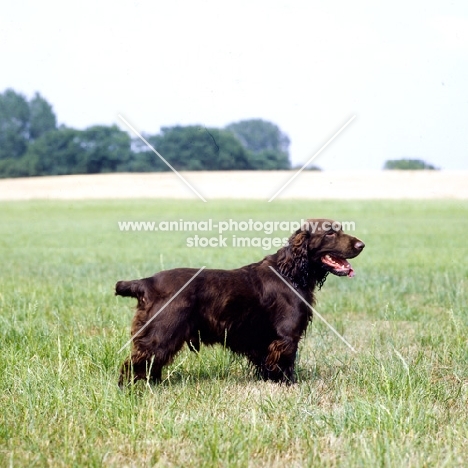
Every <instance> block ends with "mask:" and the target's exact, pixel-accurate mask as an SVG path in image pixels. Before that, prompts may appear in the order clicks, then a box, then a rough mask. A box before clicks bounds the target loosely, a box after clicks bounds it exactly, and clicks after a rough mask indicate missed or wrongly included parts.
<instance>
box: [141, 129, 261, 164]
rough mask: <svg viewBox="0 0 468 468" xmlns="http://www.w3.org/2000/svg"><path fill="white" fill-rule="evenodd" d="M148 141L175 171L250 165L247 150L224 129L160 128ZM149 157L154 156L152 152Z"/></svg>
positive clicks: (155, 156)
mask: <svg viewBox="0 0 468 468" xmlns="http://www.w3.org/2000/svg"><path fill="white" fill-rule="evenodd" d="M148 142H149V143H150V144H151V145H152V146H153V147H154V148H155V149H156V150H157V151H158V152H159V153H160V154H161V156H163V157H164V159H166V160H167V161H168V162H169V163H170V164H171V165H172V166H173V167H174V168H175V169H177V170H187V171H198V170H232V169H250V168H252V166H251V163H250V161H249V155H248V152H247V151H246V150H245V148H243V146H242V145H241V143H240V142H239V141H238V140H237V138H236V137H235V136H234V135H233V134H232V133H231V132H228V131H226V130H220V129H215V128H206V127H201V126H195V125H192V126H186V127H182V126H175V127H164V128H162V129H161V133H160V134H159V135H154V136H150V137H148ZM148 151H149V150H148ZM153 158H157V155H155V154H154V153H153ZM158 165H160V163H159V162H158Z"/></svg>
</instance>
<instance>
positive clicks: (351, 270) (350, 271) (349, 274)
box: [348, 268, 354, 278]
mask: <svg viewBox="0 0 468 468" xmlns="http://www.w3.org/2000/svg"><path fill="white" fill-rule="evenodd" d="M353 276H354V270H353V269H352V268H350V269H349V272H348V278H352V277H353Z"/></svg>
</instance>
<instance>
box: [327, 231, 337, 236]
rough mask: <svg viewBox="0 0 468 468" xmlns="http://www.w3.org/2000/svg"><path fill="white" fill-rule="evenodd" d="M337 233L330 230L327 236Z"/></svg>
mask: <svg viewBox="0 0 468 468" xmlns="http://www.w3.org/2000/svg"><path fill="white" fill-rule="evenodd" d="M335 234H336V232H335V231H328V232H327V234H326V235H327V236H334V235H335Z"/></svg>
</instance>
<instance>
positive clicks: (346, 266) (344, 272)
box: [322, 254, 354, 278]
mask: <svg viewBox="0 0 468 468" xmlns="http://www.w3.org/2000/svg"><path fill="white" fill-rule="evenodd" d="M322 264H323V265H324V266H325V267H326V268H327V270H328V271H330V273H333V274H334V275H337V276H349V277H350V278H351V277H353V276H354V270H353V268H352V266H351V264H350V263H349V262H348V261H347V260H346V259H345V258H340V257H335V256H333V255H329V254H327V255H324V256H323V257H322Z"/></svg>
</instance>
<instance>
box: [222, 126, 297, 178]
mask: <svg viewBox="0 0 468 468" xmlns="http://www.w3.org/2000/svg"><path fill="white" fill-rule="evenodd" d="M226 130H229V131H230V132H232V133H233V134H234V135H235V136H236V137H237V139H238V140H239V141H240V142H241V143H242V145H243V146H244V148H246V149H247V150H248V151H249V152H250V153H251V160H252V163H253V169H267V170H268V169H289V168H290V167H291V163H290V161H289V143H290V140H289V138H288V136H287V135H286V134H285V133H283V132H282V131H281V130H280V128H279V127H278V126H277V125H275V124H273V123H271V122H267V121H265V120H262V119H251V120H242V121H240V122H237V123H232V124H230V125H228V126H227V127H226Z"/></svg>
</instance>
